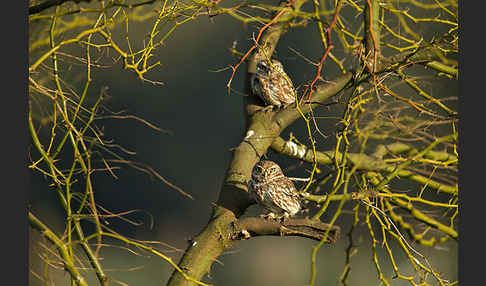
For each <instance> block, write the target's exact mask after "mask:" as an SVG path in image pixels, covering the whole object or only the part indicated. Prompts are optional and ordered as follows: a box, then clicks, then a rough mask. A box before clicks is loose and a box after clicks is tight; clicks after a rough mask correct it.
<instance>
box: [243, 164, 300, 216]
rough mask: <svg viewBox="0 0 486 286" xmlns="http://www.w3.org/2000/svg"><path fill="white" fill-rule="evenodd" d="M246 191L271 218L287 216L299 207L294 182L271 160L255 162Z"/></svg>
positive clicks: (294, 212)
mask: <svg viewBox="0 0 486 286" xmlns="http://www.w3.org/2000/svg"><path fill="white" fill-rule="evenodd" d="M248 192H249V193H250V196H251V197H252V198H254V199H255V201H256V202H257V203H258V204H260V205H261V206H262V207H263V208H264V209H265V211H266V212H267V213H268V215H267V216H269V217H271V218H275V217H277V218H282V217H284V218H288V217H290V216H293V215H295V214H296V213H297V212H298V211H299V210H300V208H301V205H300V198H299V194H298V193H297V190H296V189H295V186H294V184H293V183H292V181H290V179H289V178H287V177H286V176H285V175H284V174H283V172H282V169H280V167H279V165H277V164H276V163H274V162H272V161H267V160H264V161H260V162H258V163H256V164H255V166H254V167H253V171H252V173H251V179H250V181H249V182H248Z"/></svg>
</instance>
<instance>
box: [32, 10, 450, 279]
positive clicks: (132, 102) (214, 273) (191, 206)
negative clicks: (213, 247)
mask: <svg viewBox="0 0 486 286" xmlns="http://www.w3.org/2000/svg"><path fill="white" fill-rule="evenodd" d="M306 5H308V7H310V6H309V5H310V3H307V4H306ZM151 24H152V23H151V21H148V22H146V23H143V24H132V26H131V27H130V28H131V30H130V32H131V34H130V36H131V37H132V43H134V44H135V43H137V42H138V45H139V46H140V45H141V43H140V42H141V40H143V37H144V36H145V35H146V34H147V33H149V32H150V28H151ZM256 31H257V28H256V25H254V24H249V25H245V24H242V23H241V22H239V21H237V20H235V19H233V18H231V17H229V16H225V15H222V16H218V17H214V18H211V19H209V18H208V17H199V18H196V19H195V20H193V21H190V22H189V23H187V24H185V25H182V26H180V27H178V28H177V30H176V31H175V32H174V33H173V34H172V35H171V36H170V37H169V38H168V40H167V41H166V43H165V45H164V46H162V47H160V48H159V49H158V50H156V51H155V53H156V56H157V60H160V62H161V63H162V65H161V67H159V68H156V69H155V70H154V71H152V72H149V73H148V74H147V75H146V77H147V78H149V79H151V80H156V81H161V82H163V83H164V85H163V86H154V85H151V84H150V83H146V82H141V81H140V80H139V79H138V78H137V77H136V76H135V75H134V74H133V73H131V72H129V71H127V70H123V69H122V68H121V63H115V64H114V65H112V66H111V67H109V68H98V69H94V70H93V75H92V78H93V83H92V85H91V87H90V94H91V96H93V97H94V96H96V95H98V94H99V92H100V89H101V88H102V87H105V86H106V87H108V88H109V89H108V92H107V93H108V95H109V99H108V100H107V101H105V103H104V104H105V105H106V106H107V107H109V108H110V109H111V110H113V111H119V110H125V111H126V112H127V113H128V114H133V115H136V116H138V117H140V118H143V119H145V120H147V121H148V122H151V123H152V124H155V125H156V126H158V127H160V128H162V129H163V130H167V131H168V132H157V131H155V130H153V129H151V128H149V127H147V126H145V125H143V124H142V123H140V122H138V121H136V120H132V119H105V120H98V121H97V125H98V126H103V128H104V132H105V138H107V139H113V140H114V142H115V143H117V144H120V145H122V146H123V147H124V148H126V149H128V150H131V151H134V152H136V153H137V154H136V156H134V157H132V158H133V159H134V160H135V161H138V162H141V163H144V164H146V165H149V166H151V167H152V168H153V169H154V170H156V171H157V172H159V173H160V174H161V175H162V176H163V177H164V178H166V179H167V180H169V181H170V182H172V183H173V184H175V185H177V186H178V187H180V188H182V189H183V190H184V191H185V192H187V193H189V194H191V195H192V196H193V198H194V199H193V200H191V199H189V198H187V197H185V196H182V195H181V194H180V193H178V192H177V191H175V190H174V189H172V188H171V187H169V186H167V185H166V184H164V183H163V182H161V181H159V180H156V179H152V178H151V177H150V176H148V175H147V174H145V173H142V172H139V171H137V170H134V169H132V168H130V167H124V168H123V169H120V170H115V174H116V176H117V179H115V178H113V177H112V176H110V174H108V173H106V172H99V173H96V174H95V175H94V177H93V178H94V179H93V182H94V190H95V195H96V199H97V201H98V203H99V205H101V206H102V207H104V208H106V209H108V210H110V211H112V212H115V213H116V212H123V211H128V210H138V212H136V213H134V214H132V215H129V217H130V218H132V219H134V220H136V221H139V222H143V225H141V226H133V225H130V224H128V223H127V222H124V221H121V220H117V219H111V220H108V222H109V223H110V225H109V226H110V227H112V228H113V229H115V230H116V231H118V232H119V233H121V234H124V235H126V236H128V237H132V238H135V239H139V240H149V241H161V242H163V243H166V244H168V245H170V246H172V247H174V249H171V248H169V247H162V249H164V250H166V251H167V252H166V253H168V255H169V256H171V257H172V258H173V259H174V260H175V261H176V262H177V261H178V260H179V258H180V257H181V255H182V252H183V251H184V250H185V248H186V247H187V245H188V243H189V242H188V240H189V239H190V238H191V237H192V236H194V235H196V234H197V233H198V232H199V231H201V230H202V228H203V227H204V226H205V224H206V223H207V222H208V219H209V216H210V213H211V208H212V203H213V202H215V201H216V200H217V198H218V194H219V189H220V186H221V183H222V180H223V178H224V175H225V171H226V169H227V167H228V165H229V162H230V160H231V155H232V153H231V149H232V148H233V147H236V146H237V145H238V144H239V142H240V140H241V139H242V138H243V136H244V133H245V130H244V114H243V107H242V104H243V97H244V96H245V94H246V93H247V91H246V90H245V88H244V87H245V84H244V80H245V78H246V77H245V71H246V66H245V65H242V66H241V67H240V69H239V71H238V73H237V74H236V76H235V78H234V80H233V82H232V85H231V87H232V89H233V90H232V92H231V94H228V91H227V88H226V84H227V82H228V80H229V78H230V76H231V70H229V69H227V70H224V71H219V72H215V71H216V70H221V69H222V68H225V67H227V66H228V65H234V64H235V63H236V62H237V61H238V59H237V58H236V57H235V56H233V55H231V53H230V52H229V48H231V47H232V45H233V43H234V42H236V49H237V50H239V51H242V52H246V51H247V49H248V48H249V47H250V45H251V41H250V38H251V35H252V33H255V32H256ZM120 33H121V30H120ZM430 33H431V34H433V31H431V32H430ZM113 34H116V30H115V31H114V33H113ZM290 48H292V49H295V50H297V51H299V52H300V53H302V54H303V55H305V56H306V57H308V58H309V59H311V60H314V61H317V60H318V59H319V58H320V56H321V53H322V49H321V44H320V41H319V36H318V34H317V29H316V27H315V25H313V24H309V25H308V26H307V27H305V28H304V27H302V28H296V29H293V30H292V31H290V32H289V33H287V34H285V35H284V36H283V38H282V39H281V40H280V42H279V45H278V46H277V50H276V53H275V54H274V56H275V57H276V58H278V59H279V60H280V61H282V62H283V64H284V66H285V68H286V71H287V72H288V74H289V76H290V77H291V78H292V81H293V82H294V84H295V85H296V86H299V85H302V84H304V83H305V82H307V81H309V80H310V79H312V78H313V76H314V72H315V69H314V67H313V66H312V65H310V64H308V63H307V62H306V61H305V60H304V59H302V58H301V57H300V56H298V55H297V54H296V53H295V52H293V51H292V50H291V49H290ZM333 51H334V53H335V54H337V55H339V54H340V53H342V50H339V49H335V50H333ZM105 56H107V55H105ZM109 56H114V55H108V57H109ZM67 66H68V65H66V66H65V68H66V70H67ZM345 67H346V68H351V67H352V62H350V61H347V62H346V63H345ZM338 74H339V72H338V70H337V69H336V68H335V65H332V64H326V65H325V70H324V73H323V75H324V78H325V79H332V78H333V77H335V76H337V75H338ZM78 76H79V75H77V74H76V67H72V77H73V79H74V78H76V77H78ZM81 78H82V76H81ZM81 82H82V81H81ZM442 84H446V85H448V86H447V88H444V89H441V90H442V91H444V92H448V93H449V95H447V94H445V95H444V96H456V95H457V86H456V83H452V84H451V83H449V82H447V83H442ZM341 110H342V107H341V106H334V107H333V108H331V109H329V110H327V109H325V110H324V109H322V110H320V111H319V112H320V114H321V115H324V116H325V117H323V118H322V119H320V120H319V128H320V129H321V131H323V132H324V133H325V134H326V135H328V137H327V138H323V137H320V136H318V137H317V138H318V141H317V146H318V149H320V150H328V149H330V148H332V146H334V143H335V140H334V132H335V131H334V129H335V126H336V123H337V121H338V118H337V117H338V116H340V115H341V113H340V112H341ZM303 126H304V125H303V124H302V122H297V123H295V124H294V125H292V126H291V127H290V128H288V130H286V131H285V132H284V133H283V137H284V138H288V134H289V132H290V131H292V132H293V134H294V135H295V136H296V137H297V138H299V139H302V140H304V142H305V138H307V135H306V133H305V130H304V128H303ZM46 130H47V129H46ZM31 151H32V150H31ZM268 156H269V157H270V158H271V159H273V160H275V161H277V162H279V163H281V165H282V166H283V167H284V169H285V170H284V171H285V172H286V173H287V174H288V175H289V176H296V177H298V176H300V177H303V176H305V174H306V169H307V170H309V169H310V167H309V166H308V165H302V166H298V165H297V163H298V162H297V161H295V160H289V159H285V158H283V157H280V156H278V155H275V154H273V153H272V152H271V151H270V152H269V154H268ZM296 166H297V167H296ZM30 181H31V190H30V192H29V203H30V206H31V210H32V211H33V212H34V213H35V214H38V215H39V216H40V217H42V218H43V219H44V221H45V222H48V224H49V226H50V227H52V228H53V229H55V230H57V231H60V232H62V231H63V220H64V212H63V211H62V209H61V207H60V206H59V203H58V201H57V197H56V195H55V193H54V192H47V191H46V190H48V189H49V188H48V187H47V180H46V179H45V178H43V177H42V176H41V175H39V174H38V173H35V174H34V173H31V177H30ZM79 188H81V187H80V186H79ZM258 212H259V209H258V207H256V206H252V207H251V208H250V209H249V214H257V213H258ZM322 219H323V220H324V221H325V220H326V219H329V217H327V216H323V218H322ZM338 224H339V225H340V226H341V227H342V236H341V239H340V240H339V241H338V242H337V243H336V244H335V245H330V246H328V245H325V246H323V247H322V248H321V249H320V251H319V254H318V260H317V266H318V280H317V282H318V283H317V285H336V284H337V281H338V277H339V275H341V273H342V271H343V267H344V254H345V248H346V246H347V242H348V241H347V237H346V235H345V234H346V231H348V230H349V227H350V220H349V217H347V216H346V217H345V218H343V219H340V220H339V221H338ZM40 239H41V238H40V236H39V235H38V233H36V232H35V231H32V230H31V231H30V241H31V243H30V247H31V251H30V253H31V255H30V262H29V263H30V265H31V268H32V270H33V271H36V272H38V273H42V272H43V266H44V265H43V264H42V263H41V261H40V259H39V257H38V256H37V254H36V252H35V250H36V249H40V247H41V246H39V245H38V244H37V242H38V241H39V240H40ZM355 239H356V242H357V243H358V245H362V246H363V247H361V248H359V251H358V254H357V255H355V256H353V259H352V271H351V273H350V277H349V284H350V285H378V284H379V281H378V279H377V275H376V269H375V267H374V265H373V264H372V259H371V256H370V246H369V245H370V244H369V238H368V237H367V236H366V235H360V236H358V237H355ZM107 242H110V240H107ZM111 242H113V241H111ZM118 245H119V244H118ZM314 245H315V242H314V241H310V240H306V239H300V238H278V237H260V238H255V239H251V240H249V241H242V242H239V243H237V244H236V245H235V246H234V247H233V249H232V250H231V251H229V252H226V253H225V254H224V255H223V256H221V257H220V258H219V260H218V261H217V262H216V263H215V264H214V265H213V267H212V269H211V272H210V278H206V279H205V281H207V282H210V283H213V284H214V285H305V284H306V283H308V282H309V279H310V264H311V262H310V257H311V252H312V247H313V246H314ZM414 248H416V249H417V250H419V251H420V252H421V253H422V254H423V255H426V256H429V255H430V259H429V262H430V263H431V264H432V265H433V266H434V267H435V269H436V270H438V271H439V272H441V273H446V277H447V278H449V279H450V280H456V279H457V245H456V244H454V243H446V244H444V245H440V246H439V247H436V248H434V249H427V248H421V247H419V246H415V245H414ZM378 250H379V252H380V254H381V261H380V262H382V267H384V268H383V270H384V272H385V273H387V274H388V275H389V276H388V277H387V278H391V277H392V276H393V272H392V268H391V265H390V263H389V262H388V259H386V252H385V249H384V248H382V247H381V246H379V247H378ZM139 253H141V254H143V255H135V254H133V253H130V252H127V251H126V250H125V249H124V248H123V245H121V247H106V248H103V251H102V254H103V255H102V256H103V257H104V259H103V261H102V264H103V265H104V267H105V269H106V270H107V274H108V275H109V276H110V277H112V278H113V279H115V280H120V281H123V282H125V283H127V284H129V285H164V284H165V283H166V282H167V280H168V278H169V276H170V274H171V272H172V269H173V268H172V267H170V266H169V264H168V263H166V262H165V261H163V260H161V259H158V258H156V257H150V256H149V255H148V254H144V252H143V251H140V252H139ZM395 255H396V259H397V263H398V266H399V267H400V269H401V271H402V272H403V273H404V274H406V273H413V269H411V268H410V266H409V264H408V263H407V262H406V257H405V256H404V254H403V253H401V252H400V251H399V250H398V251H396V252H395ZM402 262H403V263H402ZM50 277H51V278H52V279H54V280H55V281H56V282H57V283H56V285H66V284H67V283H68V280H69V277H68V275H67V274H66V273H64V272H63V271H62V269H59V270H56V271H53V272H51V276H50ZM88 278H89V280H88V281H89V282H90V285H96V284H97V282H96V278H95V277H94V275H91V276H88ZM30 279H31V285H43V284H42V283H41V282H40V281H39V280H38V279H37V278H35V277H33V276H32V275H31V278H30ZM65 283H66V284H65ZM391 283H392V285H408V283H406V282H405V281H403V280H398V279H396V280H391ZM111 285H116V283H113V284H111Z"/></svg>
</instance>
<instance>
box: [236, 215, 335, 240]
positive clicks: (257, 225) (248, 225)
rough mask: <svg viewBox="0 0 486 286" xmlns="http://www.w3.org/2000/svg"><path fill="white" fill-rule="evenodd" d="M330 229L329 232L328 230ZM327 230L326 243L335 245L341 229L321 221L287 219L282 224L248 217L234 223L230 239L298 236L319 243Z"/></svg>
mask: <svg viewBox="0 0 486 286" xmlns="http://www.w3.org/2000/svg"><path fill="white" fill-rule="evenodd" d="M329 229H330V230H329ZM328 230H329V233H328V236H327V238H326V243H335V242H336V241H337V240H338V239H339V236H340V233H341V228H340V227H339V226H336V225H329V224H327V223H323V222H321V221H316V220H311V219H307V218H302V219H288V220H286V221H284V222H282V223H280V222H278V221H275V220H269V219H264V218H258V217H248V218H244V219H241V220H239V221H237V222H235V223H234V232H233V236H232V239H234V240H241V239H250V238H252V237H257V236H262V235H275V236H299V237H305V238H309V239H313V240H316V241H321V240H322V239H323V238H324V235H325V233H326V232H327V231H328Z"/></svg>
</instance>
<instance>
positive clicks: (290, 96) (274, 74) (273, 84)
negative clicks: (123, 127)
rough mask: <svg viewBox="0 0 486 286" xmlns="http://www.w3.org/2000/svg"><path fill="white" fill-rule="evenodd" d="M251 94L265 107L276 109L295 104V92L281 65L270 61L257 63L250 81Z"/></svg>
mask: <svg viewBox="0 0 486 286" xmlns="http://www.w3.org/2000/svg"><path fill="white" fill-rule="evenodd" d="M250 84H251V90H252V92H253V94H256V95H257V96H259V97H260V98H261V99H262V100H263V101H264V102H265V103H266V104H267V105H272V106H276V107H277V108H280V107H286V106H287V105H289V104H291V103H293V102H295V90H294V87H293V85H292V82H291V81H290V78H289V76H288V75H287V74H286V73H285V71H284V69H283V66H282V63H281V62H279V61H277V60H272V63H271V64H270V62H268V61H267V60H261V61H259V62H258V63H257V66H256V72H255V73H254V74H253V75H252V77H251V79H250Z"/></svg>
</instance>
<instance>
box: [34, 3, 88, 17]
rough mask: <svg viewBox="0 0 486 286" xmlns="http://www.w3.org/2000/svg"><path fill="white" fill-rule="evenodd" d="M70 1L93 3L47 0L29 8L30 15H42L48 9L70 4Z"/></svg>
mask: <svg viewBox="0 0 486 286" xmlns="http://www.w3.org/2000/svg"><path fill="white" fill-rule="evenodd" d="M68 1H73V2H75V3H80V2H91V0H47V1H44V2H42V3H40V4H38V5H34V6H32V7H29V15H32V14H37V13H40V12H42V11H44V10H46V9H49V8H51V7H54V6H59V5H61V4H63V3H65V2H68Z"/></svg>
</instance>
